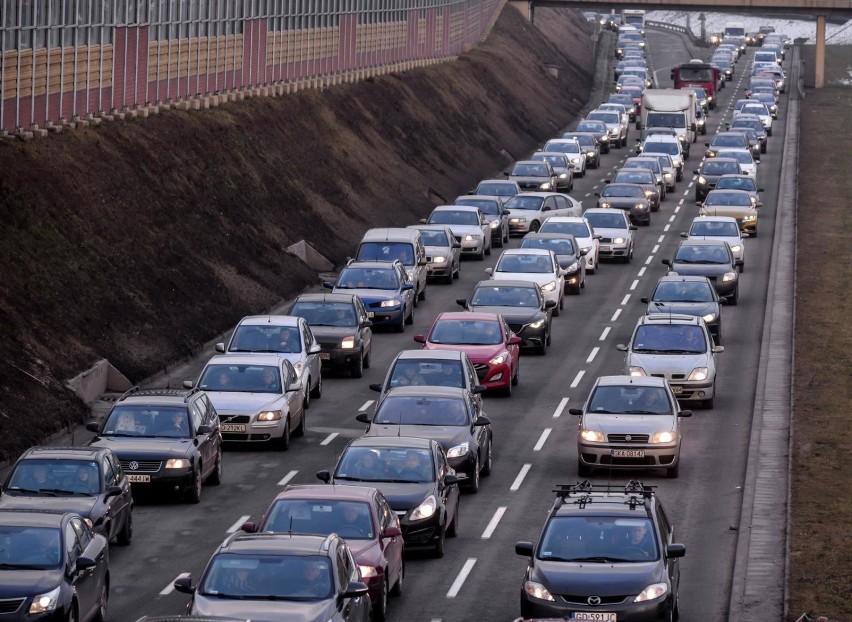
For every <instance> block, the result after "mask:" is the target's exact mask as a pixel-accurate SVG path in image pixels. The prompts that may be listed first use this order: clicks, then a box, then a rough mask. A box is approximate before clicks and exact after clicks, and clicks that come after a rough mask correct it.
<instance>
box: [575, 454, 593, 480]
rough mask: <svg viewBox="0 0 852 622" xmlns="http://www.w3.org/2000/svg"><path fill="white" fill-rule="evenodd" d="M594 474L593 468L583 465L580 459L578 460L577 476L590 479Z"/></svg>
mask: <svg viewBox="0 0 852 622" xmlns="http://www.w3.org/2000/svg"><path fill="white" fill-rule="evenodd" d="M591 474H592V468H591V467H589V466H586V465H585V464H583V461H582V460H581V459H580V458H577V475H579V476H580V477H588V476H590V475H591Z"/></svg>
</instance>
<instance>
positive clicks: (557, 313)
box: [553, 299, 562, 317]
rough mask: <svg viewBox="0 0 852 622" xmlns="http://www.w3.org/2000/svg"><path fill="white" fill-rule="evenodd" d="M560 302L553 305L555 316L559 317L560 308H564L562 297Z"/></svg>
mask: <svg viewBox="0 0 852 622" xmlns="http://www.w3.org/2000/svg"><path fill="white" fill-rule="evenodd" d="M559 302H560V304H558V305H556V306H555V307H553V317H559V313H560V311H559V310H560V309H561V308H562V305H561V303H562V300H561V299H560V300H559Z"/></svg>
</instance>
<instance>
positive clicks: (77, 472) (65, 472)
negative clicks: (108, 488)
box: [3, 458, 101, 496]
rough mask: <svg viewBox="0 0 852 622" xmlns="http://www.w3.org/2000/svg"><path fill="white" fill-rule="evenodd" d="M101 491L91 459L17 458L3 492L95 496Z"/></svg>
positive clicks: (96, 468) (95, 465)
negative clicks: (18, 459)
mask: <svg viewBox="0 0 852 622" xmlns="http://www.w3.org/2000/svg"><path fill="white" fill-rule="evenodd" d="M100 490H101V477H100V471H99V470H98V463H97V462H95V461H93V460H63V459H61V458H55V459H50V460H38V459H32V458H31V459H26V460H21V461H20V462H18V464H17V465H16V466H15V470H14V471H12V475H11V476H10V477H9V483H8V484H7V485H6V486H5V487H4V488H3V494H7V495H8V494H11V495H19V494H26V495H44V496H60V495H95V494H98V493H99V492H100Z"/></svg>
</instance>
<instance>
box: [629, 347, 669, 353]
mask: <svg viewBox="0 0 852 622" xmlns="http://www.w3.org/2000/svg"><path fill="white" fill-rule="evenodd" d="M633 351H634V352H644V353H646V354H668V353H670V352H672V350H652V349H650V348H633Z"/></svg>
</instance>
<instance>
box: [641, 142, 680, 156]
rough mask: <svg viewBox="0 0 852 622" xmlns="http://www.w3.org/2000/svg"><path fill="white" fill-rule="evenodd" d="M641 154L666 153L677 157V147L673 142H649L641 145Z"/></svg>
mask: <svg viewBox="0 0 852 622" xmlns="http://www.w3.org/2000/svg"><path fill="white" fill-rule="evenodd" d="M642 152H643V153H667V154H668V155H677V154H678V146H677V145H676V144H675V143H673V142H663V141H660V140H651V141H648V142H646V143H645V144H644V145H642Z"/></svg>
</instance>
